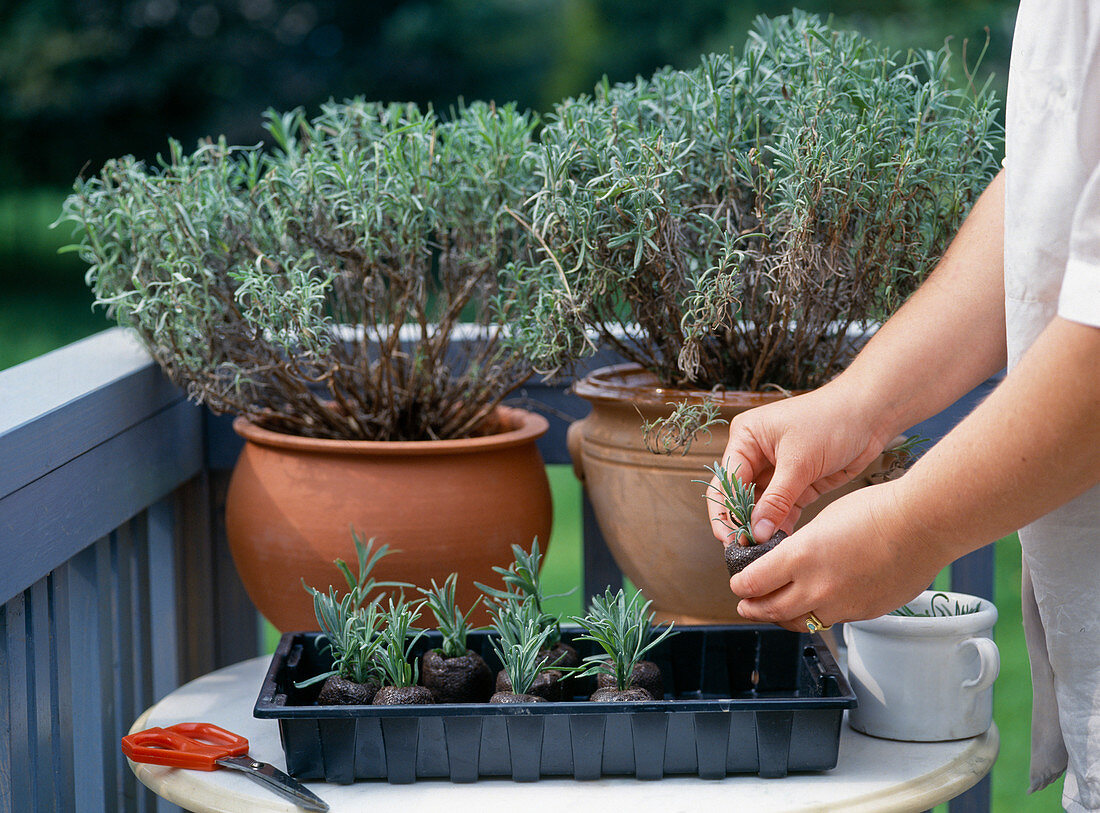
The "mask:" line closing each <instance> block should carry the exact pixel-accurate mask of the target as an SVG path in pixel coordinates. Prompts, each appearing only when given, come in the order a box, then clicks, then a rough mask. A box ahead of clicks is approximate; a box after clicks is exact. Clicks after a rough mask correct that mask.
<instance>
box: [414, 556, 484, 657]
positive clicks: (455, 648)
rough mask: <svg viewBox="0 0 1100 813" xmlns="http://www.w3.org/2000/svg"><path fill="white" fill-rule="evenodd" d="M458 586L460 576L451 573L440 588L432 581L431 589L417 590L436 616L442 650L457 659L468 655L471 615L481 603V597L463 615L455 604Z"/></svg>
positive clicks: (421, 588) (447, 655)
mask: <svg viewBox="0 0 1100 813" xmlns="http://www.w3.org/2000/svg"><path fill="white" fill-rule="evenodd" d="M457 585H458V574H457V573H451V574H450V575H449V576H447V578H446V579H444V580H443V585H442V586H440V585H438V584H436V583H435V579H432V586H431V588H424V587H418V588H416V589H417V590H418V591H419V592H420V593H421V594H422V595H423V596H424V602H425V603H426V604H427V605H428V609H429V610H431V611H432V615H434V616H435V622H436V629H438V630H439V633H440V635H441V636H442V638H443V642H442V645H441V646H440V649H442V650H443V654H444V655H445V656H446V657H448V658H457V657H459V656H461V655H465V654H466V636H467V635H468V634H469V631H470V623H469V620H470V615H471V614H473V612H474V610H475V609H476V608H477V605H478V604H480V603H481V597H480V596H479V597H478V598H477V600H476V601H475V602H474V603H473V604H471V605H470V609H469V610H467V611H466V612H465V613H463V612H462V611H461V610H460V609H459V608H458V605H457V603H456V602H455V590H456V588H457Z"/></svg>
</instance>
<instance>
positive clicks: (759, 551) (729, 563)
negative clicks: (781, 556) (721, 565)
mask: <svg viewBox="0 0 1100 813" xmlns="http://www.w3.org/2000/svg"><path fill="white" fill-rule="evenodd" d="M786 538H787V534H786V533H785V532H784V531H776V532H775V533H774V534H772V538H771V539H769V540H768V541H767V542H764V543H762V544H760V545H747V546H746V545H738V544H737V543H736V542H734V543H732V544H730V545H726V570H728V571H729V573H730V575H731V576H733V575H734V574H735V573H740V572H741V571H742V570H744V569H745V568H746V567H748V566H749V565H750V564H752V563H753V562H755V561H756V560H757V559H759V558H760V557H761V556H763V555H764V554H765V553H767V552H768V551H770V550H771V549H772V548H774V547H775V546H776V545H778V544H779V543H780V542H782V541H783V540H784V539H786Z"/></svg>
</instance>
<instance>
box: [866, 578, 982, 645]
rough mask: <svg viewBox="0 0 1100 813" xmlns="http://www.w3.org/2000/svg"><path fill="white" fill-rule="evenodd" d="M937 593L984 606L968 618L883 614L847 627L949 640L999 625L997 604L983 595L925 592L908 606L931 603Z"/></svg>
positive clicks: (885, 633) (909, 602)
mask: <svg viewBox="0 0 1100 813" xmlns="http://www.w3.org/2000/svg"><path fill="white" fill-rule="evenodd" d="M937 593H942V594H943V595H945V596H947V598H948V599H949V600H950V601H959V602H974V601H978V602H980V603H981V609H979V610H978V611H977V612H976V613H967V614H966V615H946V616H904V615H880V616H879V617H878V618H869V619H865V620H863V621H849V622H847V623H846V624H845V626H849V627H853V628H854V629H858V630H860V631H862V632H868V633H873V634H878V635H889V636H896V637H899V638H909V637H912V638H930V637H948V636H954V635H973V634H975V633H979V632H984V631H986V630H990V629H992V628H993V625H994V624H995V623H997V607H996V606H995V605H994V604H993V602H991V601H989V600H988V599H984V598H982V597H981V596H973V595H970V594H969V593H952V592H950V591H947V590H925V591H923V592H922V593H921V594H920V595H919V596H917V597H915V598H913V599H911V600H910V601H907V602H906V604H912V603H913V602H918V601H921V600H922V599H928V600H930V599H931V597H932V596H934V595H936V594H937Z"/></svg>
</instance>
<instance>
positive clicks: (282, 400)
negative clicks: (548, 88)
mask: <svg viewBox="0 0 1100 813" xmlns="http://www.w3.org/2000/svg"><path fill="white" fill-rule="evenodd" d="M534 126H535V119H534V117H533V116H531V115H529V114H525V113H521V112H519V111H517V110H516V109H515V108H514V107H512V106H503V107H496V106H493V105H489V104H482V103H476V104H471V105H468V106H464V107H461V108H460V109H458V110H457V111H456V112H455V113H454V115H453V116H452V117H451V118H449V119H447V120H443V119H441V118H439V117H437V116H436V115H435V113H434V112H432V111H431V110H427V111H425V110H421V109H418V108H417V107H416V106H414V105H404V104H380V103H378V104H376V103H368V102H365V101H363V100H352V101H347V102H344V103H329V104H328V105H325V106H324V107H323V109H322V111H321V113H320V114H319V115H317V116H314V117H312V118H309V117H307V116H306V115H304V114H303V113H302V112H301V111H293V112H290V113H287V114H285V115H276V114H269V116H268V130H269V132H270V134H271V138H270V144H268V145H266V146H264V145H260V146H256V147H234V146H230V145H228V144H226V143H225V141H224V140H216V141H210V140H207V141H203V142H201V143H200V144H199V145H198V146H197V147H196V149H195V150H193V151H191V152H188V151H186V150H184V149H183V148H182V147H181V145H179V144H178V143H175V142H173V143H172V144H171V146H170V150H169V152H168V154H167V155H166V156H164V158H163V159H162V160H161V162H160V163H159V165H158V166H155V167H153V166H145V165H144V164H142V163H141V162H139V161H136V160H135V159H133V158H130V157H127V158H121V159H118V160H112V161H109V162H107V164H106V165H105V166H104V167H103V169H102V171H101V172H99V174H98V175H96V176H95V177H92V178H89V179H82V180H79V181H78V182H77V184H76V188H75V192H74V194H73V195H71V196H70V197H69V199H68V200H67V202H66V204H65V211H64V214H63V217H62V221H68V222H71V223H72V224H74V226H75V234H76V238H77V240H78V243H77V245H76V246H75V248H76V249H77V250H78V251H79V252H80V255H81V257H82V258H83V259H84V260H85V261H86V262H87V263H88V265H89V270H88V281H89V284H90V285H91V287H92V289H93V290H94V292H95V295H96V298H97V302H98V303H99V304H100V305H102V306H105V307H106V308H107V310H108V312H109V314H110V315H112V316H113V317H114V318H115V319H117V321H118V322H119V324H121V325H124V326H126V327H129V328H132V329H133V330H134V331H135V332H136V334H137V335H138V337H139V338H140V339H141V341H142V342H143V343H144V345H145V346H146V348H147V349H148V350H149V353H150V354H151V355H152V356H153V358H154V359H156V361H157V362H158V363H159V364H160V366H161V367H162V369H163V370H164V371H165V373H166V374H167V375H168V377H169V378H170V379H171V380H172V381H173V382H175V383H177V384H178V385H180V386H181V387H183V388H184V389H185V390H186V391H187V392H188V394H189V395H190V396H191V398H192V399H193V400H195V401H197V402H199V403H203V404H205V405H207V406H208V407H209V408H210V409H211V410H212V411H214V412H215V413H229V414H232V415H236V416H238V417H237V418H236V421H235V423H234V428H235V429H236V430H237V432H238V433H239V434H241V435H242V436H243V437H244V438H245V440H246V443H245V448H244V451H243V452H242V454H241V457H240V459H239V461H238V463H237V466H236V468H235V470H234V474H233V479H232V481H231V484H230V487H229V494H228V501H227V505H226V525H227V531H228V536H229V543H230V547H231V550H232V552H233V557H234V561H235V563H236V565H237V569H238V572H239V573H240V576H241V579H242V581H243V582H244V586H245V588H246V589H247V591H248V593H249V596H250V597H251V598H252V600H253V601H254V602H255V603H256V605H257V607H259V609H260V611H261V612H262V613H263V614H264V615H265V616H267V618H268V619H269V620H270V621H271V622H272V623H273V624H274V625H275V626H276V627H278V628H279V629H281V630H284V631H285V630H296V629H305V628H308V627H309V626H310V625H311V624H312V608H311V607H310V602H309V600H308V596H306V595H305V594H303V593H302V591H301V589H300V588H299V586H298V585H299V580H300V579H301V578H304V579H305V580H306V582H307V583H309V584H319V585H323V584H328V583H330V582H331V581H332V580H333V578H334V577H336V575H337V574H336V573H335V572H334V571H333V565H332V562H333V560H334V559H336V558H339V557H341V556H344V557H349V556H350V553H351V549H350V543H349V540H348V534H347V529H348V527H349V526H350V525H354V526H355V527H356V528H361V529H364V530H365V531H366V532H367V533H369V534H371V535H372V536H377V537H378V538H379V539H380V540H381V541H384V542H387V543H389V544H391V545H393V546H394V547H396V548H398V549H400V550H401V551H402V556H401V557H394V558H392V559H390V560H387V561H386V562H384V563H383V564H382V566H381V568H380V572H379V575H380V577H382V578H386V579H390V580H397V581H405V582H412V583H416V584H427V583H428V582H429V580H430V579H432V578H435V579H438V580H442V579H444V578H445V577H446V576H447V574H448V572H450V571H451V570H454V571H456V572H457V573H458V585H457V594H458V599H459V601H460V602H462V603H463V604H469V603H471V602H473V600H474V599H475V598H476V596H477V590H476V589H475V588H474V587H473V581H474V580H475V579H480V580H484V579H486V578H487V577H488V576H490V575H491V570H490V567H491V565H492V564H493V563H495V562H498V561H501V560H503V559H505V558H506V557H507V556H508V553H509V551H510V545H511V544H513V543H522V544H527V543H529V542H530V540H531V539H532V538H533V537H536V536H537V537H539V538H541V539H547V538H548V537H549V530H550V520H551V507H550V492H549V485H548V482H547V479H546V474H545V470H544V468H543V464H542V460H541V458H540V457H539V453H538V451H537V449H536V447H535V440H536V438H537V437H539V436H540V435H541V434H542V433H544V432H545V431H546V428H547V422H546V421H545V419H544V418H542V417H541V416H537V415H534V414H532V413H528V412H525V411H522V410H516V409H512V408H509V407H505V406H501V402H502V401H503V399H504V398H505V397H506V396H507V395H508V394H509V393H510V392H512V391H513V390H515V389H516V388H517V387H518V386H519V385H521V384H522V383H523V382H524V381H525V380H526V379H527V378H528V377H529V376H530V373H531V368H530V365H529V363H528V362H527V361H525V360H524V358H523V356H522V355H521V354H520V353H519V352H517V351H516V350H515V349H514V348H511V347H507V346H505V343H504V342H503V337H502V335H501V331H500V325H501V324H504V323H507V322H508V321H510V320H511V319H512V318H513V317H514V316H515V313H516V310H515V309H516V307H517V306H519V305H520V304H521V303H519V302H517V300H516V297H515V296H514V295H513V294H512V292H511V290H510V289H509V288H507V287H501V286H498V284H497V272H498V269H499V268H500V266H501V265H502V264H504V263H507V262H521V263H524V264H528V263H529V262H530V257H529V254H530V250H531V244H532V238H531V236H530V234H528V233H527V232H526V231H525V230H524V229H522V228H521V227H520V226H519V224H517V223H516V222H515V220H514V219H513V218H512V217H510V216H508V215H507V214H506V212H508V211H513V210H514V209H516V208H517V207H519V206H521V204H522V201H523V200H525V199H526V198H527V196H528V195H529V194H531V192H532V191H534V187H535V178H534V175H533V172H532V158H531V155H530V152H529V150H528V147H529V145H530V141H531V133H532V130H533V128H534ZM502 506H507V507H508V510H503V509H502ZM438 517H446V521H445V522H437V521H436V520H435V518H438ZM475 620H476V621H478V622H483V621H484V620H485V618H484V617H481V618H477V619H475Z"/></svg>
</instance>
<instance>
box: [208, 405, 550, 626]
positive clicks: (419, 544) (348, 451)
mask: <svg viewBox="0 0 1100 813" xmlns="http://www.w3.org/2000/svg"><path fill="white" fill-rule="evenodd" d="M497 417H498V422H499V424H500V425H501V427H503V430H504V431H501V432H499V433H496V434H491V435H485V436H482V437H476V438H466V439H461V440H438V441H393V442H386V441H341V440H321V439H316V438H303V437H297V436H293V435H286V434H282V433H278V432H271V431H268V430H266V429H261V428H259V427H257V426H256V425H254V424H252V423H251V422H249V421H247V420H245V419H243V418H237V420H235V421H234V422H233V428H234V429H235V430H236V432H237V433H238V434H239V435H241V436H242V437H243V438H244V439H245V447H244V450H243V451H242V452H241V456H240V458H239V459H238V461H237V465H236V468H234V470H233V477H232V480H231V481H230V484H229V495H228V498H227V502H226V509H225V521H226V532H227V534H228V537H229V547H230V550H231V551H232V554H233V561H234V563H235V564H236V566H237V570H238V572H239V573H240V576H241V580H242V581H243V582H244V586H245V589H246V590H247V591H248V595H249V597H250V598H251V599H252V601H253V602H254V603H255V604H256V606H257V607H258V608H259V610H260V612H261V613H263V614H264V616H266V617H267V619H268V620H269V621H271V623H272V624H274V625H275V626H276V627H277V628H278V629H280V630H282V631H284V632H285V631H290V630H309V629H316V628H317V622H316V620H315V618H314V615H313V604H312V600H311V599H310V597H309V595H308V594H307V593H306V591H305V590H304V589H303V587H302V580H303V579H304V580H305V582H306V584H309V585H311V586H313V587H316V588H317V589H319V590H322V591H325V590H327V588H328V586H329V585H330V584H331V585H333V586H335V587H337V588H338V589H341V590H344V589H346V582H345V581H344V578H343V576H341V575H340V572H339V570H337V568H336V567H335V566H334V565H333V561H334V560H335V559H337V558H341V559H343V560H344V561H346V562H348V563H349V565H350V566H351V567H352V570H353V572H354V570H355V561H356V559H355V545H354V543H353V541H352V536H351V528H353V527H354V528H355V530H356V531H357V532H358V533H359V534H360V535H362V536H364V537H366V538H370V537H374V538H375V539H376V540H377V541H376V543H375V544H376V546H377V545H381V544H388V545H389V546H390V548H391V550H394V551H398V552H396V553H393V554H391V555H390V556H387V557H385V558H384V559H382V560H381V561H380V562H379V564H378V566H377V567H376V568H375V570H374V576H375V578H377V579H379V580H383V581H385V580H390V581H404V582H410V583H412V584H416V585H421V586H426V585H428V584H429V583H430V581H431V579H433V578H434V579H435V580H436V582H438V583H440V584H441V583H442V582H443V580H444V579H445V578H446V577H447V575H448V574H449V573H451V572H452V571H454V572H457V573H458V591H457V595H458V604H459V606H460V607H463V608H466V607H468V606H469V605H470V604H472V603H473V602H474V600H475V598H476V597H477V596H478V594H479V591H478V590H477V588H476V587H474V585H473V583H474V582H475V581H480V582H484V583H487V584H494V583H495V581H494V578H496V579H497V580H499V577H496V575H495V574H494V573H493V571H492V567H493V566H494V565H499V566H504V565H507V564H508V563H509V562H511V561H512V550H511V546H512V545H513V544H518V545H521V546H522V547H524V548H525V549H528V548H530V546H531V541H532V540H533V539H534V538H536V537H537V538H538V540H539V546H540V547H541V548H542V549H543V550H546V546H547V543H548V540H549V536H550V523H551V505H550V486H549V483H548V481H547V479H546V469H545V468H544V466H543V462H542V458H541V456H540V455H539V452H538V449H537V448H536V446H535V441H536V439H537V438H539V437H540V436H541V435H542V434H543V433H545V432H546V430H547V428H548V424H547V421H546V419H545V418H543V417H542V416H540V415H535V414H533V413H530V412H526V411H524V410H520V409H512V408H509V407H500V408H499V409H498V413H497ZM479 612H480V613H481V614H480V615H478V614H477V613H475V616H474V617H472V618H471V622H472V623H474V624H485V623H488V617H487V615H485V614H484V611H483V610H480V608H479Z"/></svg>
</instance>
